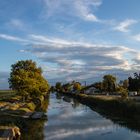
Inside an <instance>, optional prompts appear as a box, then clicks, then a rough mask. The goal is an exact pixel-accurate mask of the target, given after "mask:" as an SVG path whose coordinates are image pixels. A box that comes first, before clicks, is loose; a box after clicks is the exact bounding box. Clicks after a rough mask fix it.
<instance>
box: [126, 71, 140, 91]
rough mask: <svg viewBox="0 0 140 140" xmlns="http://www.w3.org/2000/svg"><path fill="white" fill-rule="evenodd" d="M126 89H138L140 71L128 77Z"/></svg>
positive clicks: (139, 89)
mask: <svg viewBox="0 0 140 140" xmlns="http://www.w3.org/2000/svg"><path fill="white" fill-rule="evenodd" d="M128 89H129V90H130V91H138V92H139V91H140V73H134V76H133V77H129V78H128Z"/></svg>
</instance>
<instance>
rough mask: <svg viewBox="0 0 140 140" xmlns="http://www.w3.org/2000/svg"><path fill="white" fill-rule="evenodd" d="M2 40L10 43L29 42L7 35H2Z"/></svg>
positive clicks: (0, 35)
mask: <svg viewBox="0 0 140 140" xmlns="http://www.w3.org/2000/svg"><path fill="white" fill-rule="evenodd" d="M0 39H3V40H9V41H17V42H27V40H25V39H22V38H20V37H15V36H11V35H7V34H0Z"/></svg>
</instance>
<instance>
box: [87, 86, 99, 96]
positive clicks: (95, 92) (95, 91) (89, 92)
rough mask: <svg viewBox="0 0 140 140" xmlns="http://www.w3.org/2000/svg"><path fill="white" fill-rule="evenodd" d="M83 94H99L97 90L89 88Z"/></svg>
mask: <svg viewBox="0 0 140 140" xmlns="http://www.w3.org/2000/svg"><path fill="white" fill-rule="evenodd" d="M85 94H99V90H98V89H96V88H95V87H90V88H88V89H87V90H85Z"/></svg>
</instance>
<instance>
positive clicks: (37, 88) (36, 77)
mask: <svg viewBox="0 0 140 140" xmlns="http://www.w3.org/2000/svg"><path fill="white" fill-rule="evenodd" d="M11 67H12V68H11V73H10V78H9V87H10V88H12V89H13V90H16V91H17V92H18V93H19V94H20V95H22V96H23V97H24V98H25V99H26V98H28V97H29V96H38V95H40V94H43V93H45V92H48V90H49V84H48V82H47V81H46V80H45V79H44V78H43V76H42V70H41V68H40V67H37V66H36V63H35V62H33V61H32V60H25V61H22V60H21V61H18V62H17V63H15V64H13V65H12V66H11Z"/></svg>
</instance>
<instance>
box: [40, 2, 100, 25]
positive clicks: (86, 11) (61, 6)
mask: <svg viewBox="0 0 140 140" xmlns="http://www.w3.org/2000/svg"><path fill="white" fill-rule="evenodd" d="M44 3H45V6H44V12H43V16H44V17H47V18H49V17H53V15H59V14H63V16H65V17H67V16H71V17H79V18H81V19H83V20H85V21H93V22H97V21H99V19H98V18H97V17H96V16H95V14H94V11H95V9H97V7H99V6H100V5H101V4H102V1H101V0H67V1H65V0H61V1H57V0H44Z"/></svg>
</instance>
